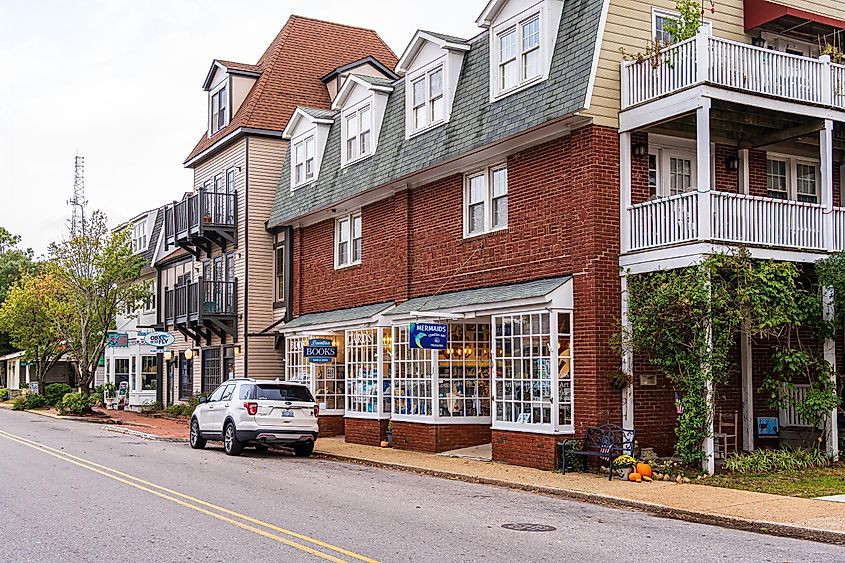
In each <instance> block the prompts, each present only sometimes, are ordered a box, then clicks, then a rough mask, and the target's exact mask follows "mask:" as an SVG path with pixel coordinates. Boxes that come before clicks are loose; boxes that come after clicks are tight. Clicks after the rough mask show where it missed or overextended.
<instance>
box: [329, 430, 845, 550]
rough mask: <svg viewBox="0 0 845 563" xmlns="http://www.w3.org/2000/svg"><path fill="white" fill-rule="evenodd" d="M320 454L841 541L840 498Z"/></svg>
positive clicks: (341, 450) (349, 447) (344, 448)
mask: <svg viewBox="0 0 845 563" xmlns="http://www.w3.org/2000/svg"><path fill="white" fill-rule="evenodd" d="M315 452H316V453H318V454H320V455H322V456H324V457H328V458H332V459H339V460H344V461H353V462H358V463H365V464H369V465H374V466H379V467H388V468H393V469H401V470H406V471H414V472H417V473H423V474H427V475H434V476H438V477H445V478H449V479H461V480H465V481H470V482H475V483H487V484H491V485H498V486H503V487H508V488H513V489H521V490H527V491H533V492H538V493H543V494H549V495H554V496H561V497H566V498H571V499H575V500H581V501H586V502H592V503H598V504H609V505H615V506H620V507H628V508H634V509H639V510H644V511H647V512H652V513H656V514H660V515H663V516H667V517H670V518H678V519H682V520H689V521H694V522H702V523H707V524H714V525H717V526H726V527H732V528H740V529H744V530H751V531H757V532H763V533H769V534H776V535H782V536H789V537H798V538H806V539H814V540H818V541H824V542H829V543H837V544H845V504H843V503H837V502H831V501H825V500H813V499H803V498H794V497H783V496H778V495H769V494H763V493H754V492H749V491H739V490H734V489H725V488H721V487H711V486H707V485H702V484H697V483H690V484H676V483H673V482H663V481H660V482H658V481H655V482H652V483H629V482H626V481H619V480H614V481H608V480H607V478H602V477H601V476H598V475H593V474H588V473H567V474H566V475H561V474H560V473H555V472H550V471H541V470H538V469H530V468H527V467H518V466H514V465H503V464H498V463H490V462H484V461H477V460H473V459H461V458H454V457H445V456H440V455H432V454H425V453H419V452H408V451H402V450H395V449H389V448H374V447H370V446H361V445H357V444H347V443H346V442H344V440H343V438H342V437H340V438H321V439H319V440H318V441H317V445H316V448H315Z"/></svg>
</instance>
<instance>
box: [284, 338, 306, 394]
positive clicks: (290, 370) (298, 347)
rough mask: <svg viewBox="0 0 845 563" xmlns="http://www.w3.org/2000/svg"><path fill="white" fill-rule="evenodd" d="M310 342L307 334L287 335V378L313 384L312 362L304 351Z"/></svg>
mask: <svg viewBox="0 0 845 563" xmlns="http://www.w3.org/2000/svg"><path fill="white" fill-rule="evenodd" d="M306 344H308V337H307V336H287V337H285V347H286V350H287V351H286V353H285V379H287V380H288V381H296V382H297V383H304V384H306V385H310V384H311V364H310V363H309V362H308V360H307V359H305V356H304V355H303V353H302V349H303V347H304V346H305V345H306Z"/></svg>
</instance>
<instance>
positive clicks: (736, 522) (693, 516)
mask: <svg viewBox="0 0 845 563" xmlns="http://www.w3.org/2000/svg"><path fill="white" fill-rule="evenodd" d="M314 454H315V456H316V457H320V458H322V459H328V460H334V461H345V462H351V463H356V464H359V465H368V466H371V467H380V468H384V469H395V470H399V471H407V472H410V473H417V474H420V475H428V476H431V477H439V478H442V479H450V480H453V481H465V482H467V483H479V484H482V485H492V486H496V487H502V488H506V489H514V490H519V491H525V492H530V493H536V494H542V495H546V496H553V497H558V498H564V499H568V500H575V501H579V502H587V503H590V504H598V505H602V506H613V507H617V508H630V509H635V510H640V511H642V512H648V513H651V514H654V515H656V516H660V517H663V518H672V519H674V520H683V521H686V522H694V523H697V524H709V525H712V526H719V527H721V528H732V529H737V530H743V531H747V532H755V533H759V534H767V535H771V536H780V537H785V538H794V539H802V540H811V541H817V542H822V543H829V544H834V545H845V533H842V532H834V531H829V530H820V529H818V528H806V527H803V526H796V525H792V524H783V523H780V522H767V521H763V520H746V519H744V518H737V517H734V516H723V515H721V514H709V513H706V512H697V511H694V510H683V509H677V508H670V507H668V506H665V505H662V504H656V503H650V502H645V501H638V500H631V499H626V498H620V497H615V496H611V495H602V494H598V493H587V492H584V491H575V490H571V489H558V488H555V487H544V486H537V485H526V484H523V483H515V482H512V481H506V480H503V479H492V478H489V477H474V476H470V475H464V474H462V473H453V472H451V471H442V470H437V469H426V468H424V467H416V466H411V465H404V464H401V463H391V462H386V461H373V460H368V459H361V458H357V457H352V456H345V455H341V454H331V453H323V452H319V451H315V452H314ZM679 486H690V487H695V486H704V485H694V484H689V485H679Z"/></svg>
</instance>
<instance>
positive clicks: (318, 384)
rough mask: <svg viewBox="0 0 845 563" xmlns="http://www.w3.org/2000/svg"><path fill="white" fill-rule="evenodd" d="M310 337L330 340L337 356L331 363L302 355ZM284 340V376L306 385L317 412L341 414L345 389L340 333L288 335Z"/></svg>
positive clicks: (343, 356) (342, 348) (342, 344)
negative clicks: (317, 409) (313, 398)
mask: <svg viewBox="0 0 845 563" xmlns="http://www.w3.org/2000/svg"><path fill="white" fill-rule="evenodd" d="M312 338H325V339H331V341H332V346H335V347H336V348H337V357H335V359H334V361H332V362H331V363H312V362H311V361H310V360H309V359H308V358H306V357H305V355H304V353H303V349H304V347H305V346H307V345H308V341H309V340H311V339H312ZM285 341H286V354H285V359H286V362H285V370H286V379H287V380H288V381H296V382H299V383H304V384H306V385H308V386H309V388H310V389H311V391H312V393H314V397H315V398H316V400H317V403H318V404H319V405H320V412H321V413H323V414H343V411H344V392H345V388H346V377H345V375H346V365H345V352H344V349H345V347H344V342H343V341H344V338H343V336H342V335H331V334H325V335H319V336H288V337H286V338H285Z"/></svg>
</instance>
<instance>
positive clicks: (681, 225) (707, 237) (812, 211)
mask: <svg viewBox="0 0 845 563" xmlns="http://www.w3.org/2000/svg"><path fill="white" fill-rule="evenodd" d="M706 200H709V206H710V208H711V211H710V215H709V216H710V224H709V225H706V227H709V228H705V229H702V228H700V225H699V209H698V208H699V206H701V205H703V204H705V203H707V201H706ZM833 223H834V224H833V230H834V236H833V240H832V241H831V246H835V247H836V248H835V249H834V248H830V249H829V250H837V249H838V250H845V208H834V210H833ZM628 228H629V235H630V237H629V240H630V249H629V250H631V251H636V250H645V249H652V248H658V247H662V246H670V245H673V244H678V243H684V242H692V241H696V240H701V241H710V242H725V243H731V244H748V245H753V246H767V247H777V248H786V249H794V250H810V251H818V250H825V249H826V244H825V238H824V207H823V206H821V205H818V204H813V203H802V202H798V201H788V200H780V199H772V198H767V197H758V196H749V195H739V194H732V193H726V192H717V191H710V192H705V193H698V192H695V191H693V192H689V193H685V194H681V195H676V196H672V197H666V198H659V199H655V200H651V201H647V202H645V203H639V204H637V205H632V206H630V207H628Z"/></svg>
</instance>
